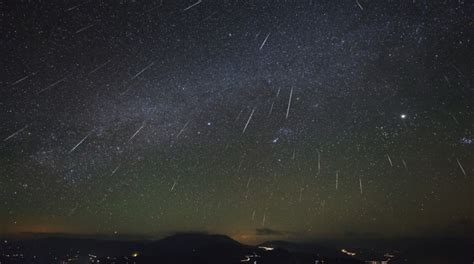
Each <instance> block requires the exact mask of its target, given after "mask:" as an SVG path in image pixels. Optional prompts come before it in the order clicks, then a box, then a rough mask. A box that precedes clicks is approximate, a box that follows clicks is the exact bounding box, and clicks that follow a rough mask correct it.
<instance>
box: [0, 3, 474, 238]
mask: <svg viewBox="0 0 474 264" xmlns="http://www.w3.org/2000/svg"><path fill="white" fill-rule="evenodd" d="M0 12H1V13H0V14H1V17H2V20H3V21H4V27H3V30H2V31H3V34H2V35H3V38H2V40H1V43H2V47H3V48H2V50H3V52H2V60H1V61H2V69H3V70H2V74H1V79H0V85H1V87H2V89H1V92H0V121H1V124H2V125H1V127H0V139H1V140H2V141H0V175H1V176H0V186H1V188H0V198H1V199H0V200H1V201H2V202H1V203H0V216H1V217H0V226H1V227H2V228H1V229H0V230H1V231H2V232H3V233H5V234H10V233H11V234H16V233H21V232H52V233H54V232H59V233H79V234H101V235H102V234H103V235H146V236H160V235H163V234H166V233H172V232H177V231H206V232H211V233H223V234H227V235H230V236H232V237H234V238H236V239H238V240H241V241H245V242H254V241H260V240H265V239H273V238H275V237H277V238H278V237H283V238H285V239H296V238H298V239H311V238H316V237H340V236H347V235H349V234H357V235H364V236H382V237H384V236H424V235H440V234H441V235H443V234H450V235H462V234H465V232H466V230H468V229H469V228H470V227H469V226H470V225H471V224H472V215H473V211H472V201H473V198H472V192H473V189H474V185H473V177H474V155H473V154H474V152H473V144H472V141H473V139H474V133H473V128H474V127H473V124H474V111H473V102H474V92H473V89H472V83H471V82H472V62H471V61H472V59H471V57H472V23H473V22H472V18H471V17H470V14H472V5H469V4H468V3H467V2H465V1H435V2H433V1H402V2H400V1H382V2H380V1H368V0H359V1H316V0H313V1H310V0H306V1H242V0H241V1H230V0H228V1H205V0H203V1H166V0H164V1H139V0H136V1H125V0H122V1H67V2H58V1H41V2H38V1H15V2H12V3H5V4H4V8H3V9H2V11H0ZM262 228H267V229H268V230H270V231H272V232H266V233H265V234H261V233H259V232H258V231H257V230H259V229H262Z"/></svg>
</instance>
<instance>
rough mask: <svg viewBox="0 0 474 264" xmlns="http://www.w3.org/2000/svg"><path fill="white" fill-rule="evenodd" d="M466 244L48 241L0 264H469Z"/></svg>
mask: <svg viewBox="0 0 474 264" xmlns="http://www.w3.org/2000/svg"><path fill="white" fill-rule="evenodd" d="M473 248H474V244H473V241H472V240H468V239H446V238H444V239H430V240H426V239H399V240H391V241H388V240H385V241H383V242H382V241H369V240H366V241H358V242H355V241H352V242H344V243H341V242H336V241H326V242H318V243H316V242H314V243H293V242H286V241H269V242H265V243H262V244H260V245H257V246H249V245H244V244H241V243H239V242H237V241H235V240H233V239H231V238H229V237H227V236H224V235H208V234H200V233H186V234H184V233H183V234H175V235H172V236H169V237H166V238H164V239H161V240H153V241H152V240H147V241H132V240H112V239H93V238H72V237H67V236H59V235H56V236H50V237H40V238H34V239H33V238H30V239H22V240H19V239H4V240H3V241H2V243H1V247H0V252H1V254H0V263H1V264H13V263H61V264H64V263H101V264H104V263H105V264H108V263H110V264H112V263H115V264H125V263H135V264H141V263H170V264H180V263H202V264H205V263H209V264H211V263H216V264H217V263H252V264H254V263H259V264H262V263H273V264H278V263H281V264H286V263H312V264H314V263H472V262H473V261H474V258H473V253H472V252H474V251H472V249H473Z"/></svg>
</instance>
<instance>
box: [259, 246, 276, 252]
mask: <svg viewBox="0 0 474 264" xmlns="http://www.w3.org/2000/svg"><path fill="white" fill-rule="evenodd" d="M258 248H261V249H263V250H265V251H272V250H274V249H275V248H272V247H264V246H260V247H258Z"/></svg>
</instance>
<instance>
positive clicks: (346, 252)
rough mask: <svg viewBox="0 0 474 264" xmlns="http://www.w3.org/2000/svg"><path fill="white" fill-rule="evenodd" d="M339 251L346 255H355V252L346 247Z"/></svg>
mask: <svg viewBox="0 0 474 264" xmlns="http://www.w3.org/2000/svg"><path fill="white" fill-rule="evenodd" d="M341 252H342V253H344V254H346V255H348V256H355V255H356V253H355V252H350V251H347V250H346V249H344V248H343V249H341Z"/></svg>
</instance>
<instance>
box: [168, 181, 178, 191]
mask: <svg viewBox="0 0 474 264" xmlns="http://www.w3.org/2000/svg"><path fill="white" fill-rule="evenodd" d="M177 183H178V181H175V182H174V183H173V186H171V190H170V192H172V191H173V190H174V187H176V184H177Z"/></svg>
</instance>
